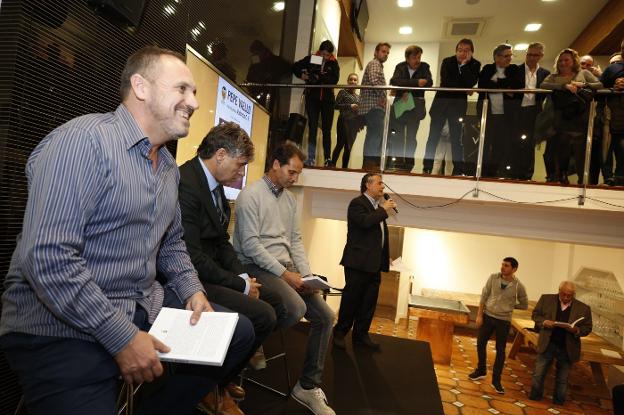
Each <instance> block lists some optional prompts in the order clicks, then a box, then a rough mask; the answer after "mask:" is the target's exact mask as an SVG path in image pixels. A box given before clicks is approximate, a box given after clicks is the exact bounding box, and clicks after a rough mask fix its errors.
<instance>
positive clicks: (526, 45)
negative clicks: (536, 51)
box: [514, 43, 529, 50]
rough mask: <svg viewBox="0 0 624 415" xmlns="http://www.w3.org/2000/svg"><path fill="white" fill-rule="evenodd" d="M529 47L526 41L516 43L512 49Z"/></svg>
mask: <svg viewBox="0 0 624 415" xmlns="http://www.w3.org/2000/svg"><path fill="white" fill-rule="evenodd" d="M528 48H529V44H528V43H516V44H515V46H514V50H527V49H528Z"/></svg>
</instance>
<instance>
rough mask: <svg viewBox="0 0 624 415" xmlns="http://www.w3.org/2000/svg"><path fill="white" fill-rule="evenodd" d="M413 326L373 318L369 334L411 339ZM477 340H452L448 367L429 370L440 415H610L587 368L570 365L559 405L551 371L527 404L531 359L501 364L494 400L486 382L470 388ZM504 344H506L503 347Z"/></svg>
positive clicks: (491, 349)
mask: <svg viewBox="0 0 624 415" xmlns="http://www.w3.org/2000/svg"><path fill="white" fill-rule="evenodd" d="M416 324H417V322H416V321H410V327H409V329H408V328H407V327H406V324H405V320H402V321H401V322H400V323H399V324H394V321H392V320H386V319H379V318H375V320H374V321H373V325H372V327H371V332H373V333H378V334H384V335H387V336H395V337H401V338H406V339H415V336H416ZM476 343H477V340H476V338H475V337H474V336H471V335H470V333H469V332H467V331H466V334H465V335H463V334H457V333H456V335H455V336H454V344H453V357H452V361H451V364H450V365H438V364H436V365H435V370H436V374H437V377H438V385H439V388H440V395H441V397H442V404H443V405H444V413H445V414H446V415H469V414H483V415H487V414H488V413H492V414H510V415H538V414H544V415H550V414H562V415H568V414H590V415H607V414H613V411H612V409H611V408H612V406H611V399H610V395H609V393H608V391H607V390H606V388H598V387H596V386H594V385H593V377H592V373H591V369H590V367H589V365H587V364H584V363H582V362H581V363H578V364H576V365H574V367H573V369H572V371H571V373H570V377H569V386H568V399H567V401H566V403H565V405H563V406H561V405H554V404H552V396H551V393H552V385H553V381H554V375H553V373H552V372H553V370H552V369H551V373H549V376H548V377H547V380H546V387H545V395H546V396H545V397H544V399H542V401H541V402H535V401H531V400H529V399H528V395H527V394H528V392H529V390H530V388H531V373H532V370H533V367H534V362H535V354H530V353H524V352H521V353H519V354H518V359H517V360H510V359H507V360H506V362H505V369H504V371H503V377H502V383H503V386H504V387H505V390H506V392H505V394H504V395H499V394H497V393H496V392H495V391H494V389H493V388H492V386H491V385H490V381H491V378H490V377H489V376H488V378H487V379H483V380H482V381H479V382H473V381H471V380H469V379H468V374H469V373H470V372H472V371H473V370H474V367H475V365H476V363H477V350H476V347H477V346H476ZM509 345H510V344H508V347H509ZM487 353H488V370H490V369H491V366H490V364H491V362H493V361H494V357H495V353H496V352H495V351H494V341H493V340H492V341H490V343H488V351H487Z"/></svg>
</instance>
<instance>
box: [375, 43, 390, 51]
mask: <svg viewBox="0 0 624 415" xmlns="http://www.w3.org/2000/svg"><path fill="white" fill-rule="evenodd" d="M383 46H387V47H388V49H392V46H391V45H390V43H388V42H379V43H377V46H375V52H378V51H379V49H381V48H382V47H383Z"/></svg>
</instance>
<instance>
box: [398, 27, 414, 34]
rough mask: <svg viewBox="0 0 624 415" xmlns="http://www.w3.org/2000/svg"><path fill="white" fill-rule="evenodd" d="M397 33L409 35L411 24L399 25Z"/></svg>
mask: <svg viewBox="0 0 624 415" xmlns="http://www.w3.org/2000/svg"><path fill="white" fill-rule="evenodd" d="M399 33H400V34H402V35H411V34H412V26H401V27H399Z"/></svg>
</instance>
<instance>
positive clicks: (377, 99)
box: [359, 43, 390, 170]
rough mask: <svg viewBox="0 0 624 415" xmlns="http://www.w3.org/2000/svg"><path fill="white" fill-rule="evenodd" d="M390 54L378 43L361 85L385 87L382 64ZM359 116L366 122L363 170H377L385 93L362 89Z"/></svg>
mask: <svg viewBox="0 0 624 415" xmlns="http://www.w3.org/2000/svg"><path fill="white" fill-rule="evenodd" d="M389 54H390V44H389V43H379V44H377V46H376V47H375V57H374V58H373V60H372V61H370V62H368V64H367V65H366V69H364V76H362V85H371V86H374V85H386V77H385V76H384V70H383V64H384V62H385V61H386V60H388V55H389ZM359 111H360V115H362V116H363V117H364V120H365V121H366V136H365V137H364V162H363V165H362V168H363V169H364V170H375V169H378V168H379V162H380V157H381V137H382V135H383V128H384V126H383V124H384V117H385V114H386V91H384V90H380V89H362V92H361V93H360V107H359Z"/></svg>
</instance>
